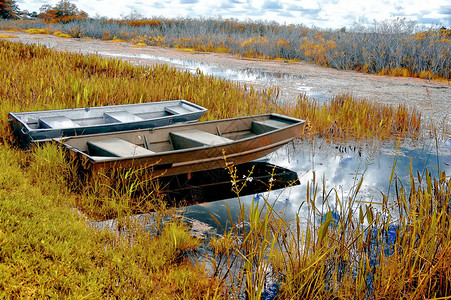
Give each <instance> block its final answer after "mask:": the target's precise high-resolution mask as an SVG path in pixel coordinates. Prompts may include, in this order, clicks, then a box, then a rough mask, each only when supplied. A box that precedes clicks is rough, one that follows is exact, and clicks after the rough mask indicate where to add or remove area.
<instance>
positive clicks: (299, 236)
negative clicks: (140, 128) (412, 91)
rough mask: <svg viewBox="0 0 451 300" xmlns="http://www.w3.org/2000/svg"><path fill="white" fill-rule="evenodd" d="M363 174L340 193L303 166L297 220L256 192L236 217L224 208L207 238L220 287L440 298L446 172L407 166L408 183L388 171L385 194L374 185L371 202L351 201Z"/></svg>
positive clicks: (247, 292)
mask: <svg viewBox="0 0 451 300" xmlns="http://www.w3.org/2000/svg"><path fill="white" fill-rule="evenodd" d="M363 177H364V175H362V177H361V178H360V179H359V180H358V181H357V182H356V185H355V187H354V188H353V190H352V191H350V193H349V196H348V197H346V198H340V197H339V196H338V193H337V192H336V191H335V190H331V191H329V192H327V191H325V187H324V186H325V185H324V183H323V184H322V188H321V183H319V182H317V180H316V177H315V175H313V178H312V181H310V182H308V183H307V186H306V188H307V197H306V199H305V201H304V202H303V204H302V205H304V206H307V211H308V212H309V213H308V215H307V216H304V218H305V219H301V217H300V216H297V217H296V219H295V220H293V221H287V220H286V219H284V217H283V216H281V215H279V214H278V213H277V212H276V211H274V210H273V209H272V206H271V205H270V204H269V203H268V202H267V200H266V199H263V200H264V202H263V203H264V204H263V206H261V207H259V205H257V204H254V202H252V204H251V206H250V207H248V208H247V209H245V208H244V206H241V208H240V215H239V217H238V218H237V219H236V218H233V217H232V215H231V214H230V211H229V218H230V220H229V228H225V232H226V233H225V234H224V235H223V236H221V237H219V238H213V239H210V244H209V245H210V247H211V248H212V250H213V251H214V260H213V266H214V267H215V268H214V269H215V273H214V274H215V276H217V277H219V279H221V280H223V281H224V282H225V283H226V286H225V293H226V294H227V295H230V296H231V297H232V298H238V297H240V296H241V297H245V298H246V299H262V296H263V294H264V292H265V291H266V290H269V289H271V290H273V296H274V294H275V297H276V299H330V298H345V299H347V298H355V299H386V298H389V299H394V298H406V299H418V298H441V297H443V299H445V298H447V297H449V295H450V294H451V276H450V275H451V272H450V267H451V263H450V260H449V256H450V252H449V250H450V247H451V240H450V238H449V234H450V229H449V222H450V209H451V208H450V204H449V200H450V196H451V178H450V177H449V175H446V174H445V172H443V171H442V172H440V174H439V176H438V177H436V178H433V177H432V175H431V174H430V173H429V172H428V171H427V170H426V171H425V175H424V176H420V175H419V174H418V175H414V174H412V171H411V172H410V185H408V186H404V185H403V184H402V183H401V181H400V180H399V179H397V178H396V176H392V178H391V179H390V181H391V184H393V185H394V186H395V197H393V198H392V199H389V197H388V195H385V194H382V195H381V201H380V202H379V203H377V202H372V203H369V202H362V201H360V200H358V199H359V198H358V195H359V191H360V188H361V186H362V182H363ZM232 181H233V178H232ZM212 217H213V218H214V216H212ZM214 219H215V218H214ZM215 220H216V219H215ZM216 222H217V223H218V224H219V225H220V223H219V221H217V220H216ZM243 295H244V296H243Z"/></svg>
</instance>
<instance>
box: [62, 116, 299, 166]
mask: <svg viewBox="0 0 451 300" xmlns="http://www.w3.org/2000/svg"><path fill="white" fill-rule="evenodd" d="M271 117H276V118H279V119H285V120H288V121H291V122H293V124H289V125H288V126H286V127H282V128H277V129H274V130H271V131H269V132H265V133H260V134H256V135H254V136H249V137H244V138H241V139H237V140H231V141H230V142H226V143H223V144H219V145H204V146H197V147H191V148H183V149H177V150H175V149H171V150H167V151H161V152H155V153H153V154H146V155H136V156H128V157H110V156H100V157H102V158H101V159H96V158H95V157H99V156H95V155H93V156H91V155H89V154H87V153H86V152H84V151H82V150H80V149H78V148H76V147H75V146H72V145H70V144H68V142H69V141H70V140H75V139H86V140H89V138H92V137H93V136H100V135H101V136H106V135H110V136H114V135H117V134H123V135H126V134H128V133H136V132H145V131H158V130H172V129H176V128H179V127H182V128H184V127H188V126H193V127H195V126H196V125H199V126H201V125H210V124H215V123H227V122H232V121H236V120H243V119H254V118H258V119H270V118H271ZM303 124H305V120H301V119H297V118H293V117H289V116H285V115H281V114H275V113H270V114H263V115H253V116H245V117H237V118H232V119H221V120H212V121H205V122H198V123H190V124H177V125H172V126H166V127H158V128H152V129H145V130H129V131H122V132H109V133H103V134H97V135H85V136H76V137H64V138H57V139H54V140H56V141H57V142H58V143H61V144H63V145H64V146H65V147H66V148H68V149H69V150H72V151H74V152H78V153H80V154H81V155H83V156H85V157H86V158H88V159H89V161H90V162H91V163H92V164H93V165H99V164H110V163H111V162H114V163H121V162H126V161H131V160H145V159H146V158H149V159H150V158H153V157H159V156H168V155H177V154H180V153H186V155H189V154H190V153H192V152H196V151H207V150H213V149H221V148H224V147H231V146H235V145H238V144H244V143H246V142H248V141H250V140H258V139H263V138H265V137H266V136H268V135H276V134H277V133H280V132H282V131H289V130H291V129H292V128H293V127H297V126H302V125H303ZM295 138H296V137H293V138H289V139H286V140H284V143H288V142H289V141H290V140H293V139H295ZM270 145H272V144H270ZM268 146H269V145H268ZM259 148H261V147H258V148H255V150H256V149H259ZM246 151H247V150H246ZM241 153H242V152H241ZM229 155H231V154H229ZM229 155H227V156H229Z"/></svg>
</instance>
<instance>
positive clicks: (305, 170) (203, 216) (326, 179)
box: [181, 140, 451, 236]
mask: <svg viewBox="0 0 451 300" xmlns="http://www.w3.org/2000/svg"><path fill="white" fill-rule="evenodd" d="M268 160H269V162H271V163H273V164H276V165H278V166H282V167H285V168H288V169H290V170H292V171H294V172H296V173H297V174H298V177H299V180H300V184H299V185H296V186H291V187H287V188H284V189H279V190H274V191H270V192H264V193H257V194H254V195H248V196H243V197H235V198H230V199H224V200H220V201H214V202H206V203H203V204H197V205H192V206H188V207H184V208H183V209H182V210H181V213H182V214H183V216H184V217H185V218H186V219H187V220H188V221H189V222H191V223H192V224H193V227H192V230H193V231H194V232H195V233H196V234H197V235H199V236H202V235H205V234H206V235H209V234H221V233H222V232H221V229H220V227H219V226H218V225H217V224H216V222H215V221H214V220H213V218H212V217H211V216H210V214H212V215H214V216H215V218H216V219H218V220H219V221H220V222H221V223H222V224H223V225H225V224H226V223H227V222H229V215H228V212H227V206H228V207H229V209H230V210H231V215H232V216H238V215H239V205H240V204H244V205H245V206H246V207H250V205H251V203H252V201H254V203H257V202H258V203H259V205H260V207H261V206H262V205H265V202H267V203H269V204H271V205H272V206H273V208H274V209H275V211H277V212H279V213H280V215H282V216H283V217H284V218H285V219H286V220H294V218H295V216H296V214H298V215H299V217H300V218H301V222H302V221H303V220H304V221H306V219H307V216H308V213H309V212H308V210H309V208H308V205H307V204H306V199H307V183H308V184H309V186H310V188H311V186H312V184H313V183H314V181H313V180H314V177H315V180H316V181H315V183H316V185H317V186H318V197H317V198H316V203H317V205H318V206H319V207H321V204H322V203H323V200H324V199H325V197H323V194H322V191H323V187H324V190H325V192H326V196H327V199H328V201H327V202H326V203H327V205H328V206H330V207H331V209H334V208H336V203H337V202H336V199H335V197H337V196H338V197H339V198H340V200H343V199H348V197H355V200H356V201H357V202H358V201H362V202H365V203H366V204H368V203H369V202H372V203H374V205H373V206H374V207H375V208H376V209H378V203H381V202H382V194H381V193H384V194H385V195H387V196H388V197H389V199H390V198H391V197H393V196H394V195H395V193H394V181H395V180H397V181H398V184H399V183H402V184H403V185H405V186H406V189H407V191H409V186H410V174H409V172H410V171H409V170H410V166H411V168H412V173H413V175H414V177H417V176H418V173H419V174H420V177H421V178H423V179H425V172H426V170H427V172H429V173H431V174H432V175H433V176H436V177H438V172H439V171H445V172H446V174H449V173H450V172H451V144H450V143H449V141H448V142H442V143H440V144H439V148H438V153H437V147H436V146H435V141H434V142H433V141H424V140H423V141H416V142H405V144H404V145H399V146H396V145H390V144H384V145H378V146H377V147H376V148H375V149H374V148H371V147H366V146H365V147H354V146H352V147H351V146H344V145H339V146H337V145H331V144H329V143H326V142H324V141H316V142H313V143H312V142H311V141H304V142H302V141H297V142H295V143H293V144H290V145H287V146H285V147H283V148H281V149H280V150H278V151H275V152H274V153H272V154H271V155H269V156H268ZM393 168H394V179H393V180H392V183H391V184H390V182H389V180H390V176H391V173H392V170H393ZM361 178H363V184H362V188H361V190H360V191H359V192H358V194H357V195H356V196H355V195H354V193H355V189H356V186H357V184H358V182H359V180H360V179H361ZM417 181H418V180H417ZM331 191H332V192H331ZM335 191H336V193H335ZM329 192H331V193H329ZM265 200H266V201H265ZM392 200H393V198H392ZM324 209H325V210H326V209H327V206H324Z"/></svg>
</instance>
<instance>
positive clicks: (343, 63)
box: [0, 18, 451, 81]
mask: <svg viewBox="0 0 451 300" xmlns="http://www.w3.org/2000/svg"><path fill="white" fill-rule="evenodd" d="M34 27H36V28H44V29H51V31H52V32H57V31H61V32H63V33H65V34H69V35H71V36H73V37H77V38H79V37H90V38H96V39H104V40H118V39H119V40H126V41H130V42H132V43H135V44H140V45H152V46H162V47H173V48H182V49H183V48H185V49H192V50H196V51H209V52H219V53H231V54H236V55H240V56H242V57H258V58H282V59H285V60H287V61H289V60H303V61H310V62H313V63H316V64H318V65H322V66H329V67H333V68H337V69H344V70H357V71H360V72H365V73H373V74H381V75H391V76H403V77H419V78H423V79H436V80H445V81H446V80H449V79H450V78H451V77H450V76H451V72H450V69H451V65H450V62H449V59H448V57H449V56H450V50H449V49H450V45H451V39H450V35H451V31H450V30H447V29H445V28H438V27H437V28H430V29H424V28H423V29H421V28H418V27H417V26H416V25H415V24H414V23H413V22H408V21H406V20H404V19H397V20H393V21H382V22H374V23H373V24H372V25H370V26H361V25H360V26H358V25H357V26H355V27H353V28H350V29H345V28H342V29H340V30H321V29H318V28H308V27H306V26H304V25H280V24H277V23H274V22H262V21H260V22H254V21H248V22H238V21H234V20H221V19H189V18H188V19H164V18H157V19H155V18H154V19H148V20H105V19H87V20H77V21H74V22H69V23H59V24H47V23H44V22H43V21H42V20H34V21H24V20H22V21H16V20H12V21H2V22H1V23H0V28H3V29H30V28H34Z"/></svg>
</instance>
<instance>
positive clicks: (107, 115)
mask: <svg viewBox="0 0 451 300" xmlns="http://www.w3.org/2000/svg"><path fill="white" fill-rule="evenodd" d="M195 111H197V110H195V109H194V108H193V107H191V106H188V105H186V104H183V103H182V104H179V105H171V106H165V107H162V108H161V109H159V110H155V111H146V110H145V108H144V107H142V109H136V108H135V109H133V110H132V109H130V110H124V108H117V109H111V110H110V111H107V112H105V110H104V109H102V108H98V107H96V108H91V109H74V110H71V111H70V112H64V111H59V112H58V115H55V113H54V112H52V111H48V112H41V113H19V114H15V117H17V118H18V119H20V120H21V121H22V122H24V123H25V124H26V125H27V126H28V128H30V129H63V128H77V127H83V126H92V125H102V124H114V123H128V122H140V121H145V120H150V119H157V118H162V117H169V116H174V115H182V114H188V113H192V112H195ZM63 114H64V115H63Z"/></svg>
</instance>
